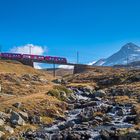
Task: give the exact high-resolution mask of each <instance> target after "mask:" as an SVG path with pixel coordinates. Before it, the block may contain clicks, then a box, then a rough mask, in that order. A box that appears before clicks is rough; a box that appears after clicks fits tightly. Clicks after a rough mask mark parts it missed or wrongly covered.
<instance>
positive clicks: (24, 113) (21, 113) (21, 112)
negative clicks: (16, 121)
mask: <svg viewBox="0 0 140 140" xmlns="http://www.w3.org/2000/svg"><path fill="white" fill-rule="evenodd" d="M19 115H20V116H21V117H22V118H23V119H24V120H25V121H27V120H28V118H29V116H28V113H26V112H23V111H20V112H19Z"/></svg>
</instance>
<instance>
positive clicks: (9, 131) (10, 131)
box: [4, 125, 14, 134]
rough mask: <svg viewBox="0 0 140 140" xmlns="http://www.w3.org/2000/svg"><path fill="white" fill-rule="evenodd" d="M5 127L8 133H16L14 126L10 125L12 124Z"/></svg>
mask: <svg viewBox="0 0 140 140" xmlns="http://www.w3.org/2000/svg"><path fill="white" fill-rule="evenodd" d="M4 128H5V130H6V131H7V132H8V133H10V134H13V133H14V129H13V128H12V127H10V126H8V125H7V126H4Z"/></svg>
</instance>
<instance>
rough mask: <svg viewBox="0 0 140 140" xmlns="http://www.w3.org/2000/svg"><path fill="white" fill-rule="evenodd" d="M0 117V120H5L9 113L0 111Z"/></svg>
mask: <svg viewBox="0 0 140 140" xmlns="http://www.w3.org/2000/svg"><path fill="white" fill-rule="evenodd" d="M0 118H1V119H2V120H6V119H9V118H10V115H9V114H6V113H4V112H0Z"/></svg>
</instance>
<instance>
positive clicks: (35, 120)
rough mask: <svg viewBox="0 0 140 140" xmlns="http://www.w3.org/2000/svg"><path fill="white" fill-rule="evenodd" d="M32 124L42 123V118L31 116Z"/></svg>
mask: <svg viewBox="0 0 140 140" xmlns="http://www.w3.org/2000/svg"><path fill="white" fill-rule="evenodd" d="M29 121H30V123H33V124H39V123H41V117H40V116H29Z"/></svg>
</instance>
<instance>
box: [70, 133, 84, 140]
mask: <svg viewBox="0 0 140 140" xmlns="http://www.w3.org/2000/svg"><path fill="white" fill-rule="evenodd" d="M67 140H81V135H80V134H76V133H69V134H68V136H67Z"/></svg>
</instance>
